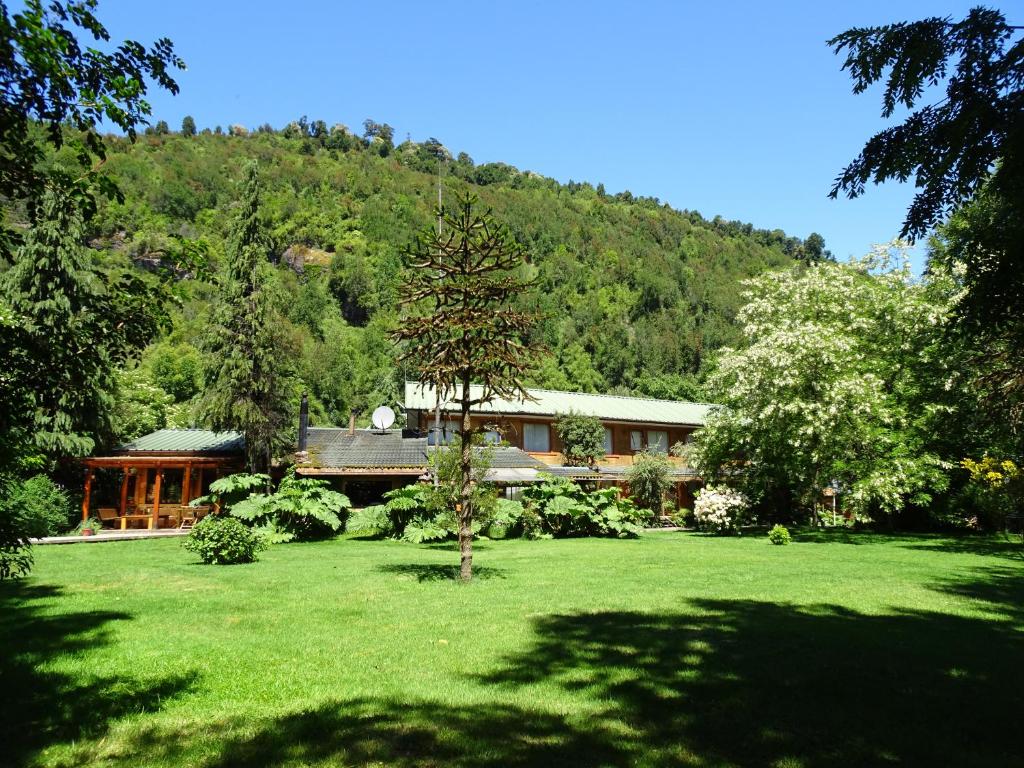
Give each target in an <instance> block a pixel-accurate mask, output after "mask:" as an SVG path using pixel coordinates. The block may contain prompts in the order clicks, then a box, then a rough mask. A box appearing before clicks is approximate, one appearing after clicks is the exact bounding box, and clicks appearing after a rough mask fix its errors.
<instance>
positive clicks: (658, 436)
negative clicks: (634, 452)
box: [647, 430, 668, 453]
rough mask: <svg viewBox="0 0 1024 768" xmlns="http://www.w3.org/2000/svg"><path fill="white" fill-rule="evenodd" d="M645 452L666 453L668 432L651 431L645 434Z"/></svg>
mask: <svg viewBox="0 0 1024 768" xmlns="http://www.w3.org/2000/svg"><path fill="white" fill-rule="evenodd" d="M647 450H649V451H653V452H654V453H668V432H662V431H660V430H652V431H650V432H648V433H647Z"/></svg>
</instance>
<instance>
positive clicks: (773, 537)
mask: <svg viewBox="0 0 1024 768" xmlns="http://www.w3.org/2000/svg"><path fill="white" fill-rule="evenodd" d="M792 540H793V537H792V536H790V535H789V529H788V528H786V526H784V525H773V526H772V529H771V530H770V531H768V541H770V542H771V543H772V544H776V545H778V546H783V545H785V544H789V542H791V541H792Z"/></svg>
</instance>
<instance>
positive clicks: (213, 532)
mask: <svg viewBox="0 0 1024 768" xmlns="http://www.w3.org/2000/svg"><path fill="white" fill-rule="evenodd" d="M266 547H267V541H266V539H265V538H264V537H263V536H261V535H260V534H259V533H257V532H256V531H254V530H252V529H251V528H249V527H248V526H246V525H245V524H244V523H242V521H240V520H238V519H236V518H234V517H231V516H230V515H224V514H219V515H207V516H206V517H204V518H203V519H202V520H200V521H199V522H198V523H196V524H195V526H194V527H193V528H192V530H191V531H190V532H189V535H188V537H187V538H186V539H185V549H187V550H189V551H191V552H195V553H196V554H197V555H199V559H200V560H202V561H203V562H204V563H211V564H216V565H231V564H233V563H251V562H254V561H255V560H256V555H257V554H258V553H259V552H261V551H262V550H264V549H266Z"/></svg>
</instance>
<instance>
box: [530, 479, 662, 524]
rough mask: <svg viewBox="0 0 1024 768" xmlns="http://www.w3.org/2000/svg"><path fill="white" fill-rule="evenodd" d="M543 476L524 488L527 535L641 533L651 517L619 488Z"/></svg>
mask: <svg viewBox="0 0 1024 768" xmlns="http://www.w3.org/2000/svg"><path fill="white" fill-rule="evenodd" d="M542 477H543V480H542V481H541V482H538V483H534V484H533V485H531V486H529V487H528V488H526V489H525V490H524V491H523V495H522V498H523V502H524V507H525V509H524V514H523V516H522V519H523V521H524V522H523V529H524V531H523V532H524V534H525V535H527V536H530V537H534V538H536V537H540V536H554V537H566V536H618V537H626V536H638V535H639V534H640V532H641V531H642V530H643V527H644V525H645V524H646V523H647V522H648V521H649V520H650V517H651V515H650V513H649V512H648V511H647V510H642V509H638V508H637V506H636V505H635V504H634V503H633V502H632V501H630V500H629V499H622V498H619V491H618V489H617V488H600V489H598V490H596V491H584V490H583V489H582V488H581V487H580V486H579V485H577V484H576V483H574V482H572V481H571V480H566V479H565V478H560V477H554V476H551V475H546V476H542Z"/></svg>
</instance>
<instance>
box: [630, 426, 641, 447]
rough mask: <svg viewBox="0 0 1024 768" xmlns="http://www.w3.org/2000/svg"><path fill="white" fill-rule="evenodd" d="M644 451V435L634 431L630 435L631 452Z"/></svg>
mask: <svg viewBox="0 0 1024 768" xmlns="http://www.w3.org/2000/svg"><path fill="white" fill-rule="evenodd" d="M643 449H644V433H643V432H641V431H640V430H639V429H634V430H633V431H631V432H630V433H629V450H631V451H642V450H643Z"/></svg>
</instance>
